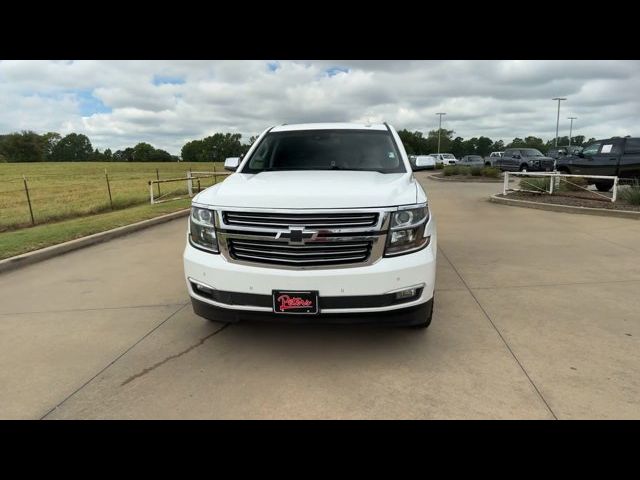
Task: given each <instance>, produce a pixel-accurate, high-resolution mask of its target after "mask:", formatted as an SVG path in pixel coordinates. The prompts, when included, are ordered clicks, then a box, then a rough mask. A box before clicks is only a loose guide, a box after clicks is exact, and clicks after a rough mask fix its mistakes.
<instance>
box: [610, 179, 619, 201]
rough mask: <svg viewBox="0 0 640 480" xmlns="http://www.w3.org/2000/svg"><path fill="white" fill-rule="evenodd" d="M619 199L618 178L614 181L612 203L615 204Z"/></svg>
mask: <svg viewBox="0 0 640 480" xmlns="http://www.w3.org/2000/svg"><path fill="white" fill-rule="evenodd" d="M617 198H618V177H615V178H614V179H613V195H612V196H611V203H615V201H616V199H617Z"/></svg>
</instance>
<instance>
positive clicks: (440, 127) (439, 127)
mask: <svg viewBox="0 0 640 480" xmlns="http://www.w3.org/2000/svg"><path fill="white" fill-rule="evenodd" d="M436 115H440V122H439V123H438V154H440V131H441V130H442V116H443V115H446V113H443V112H440V113H436Z"/></svg>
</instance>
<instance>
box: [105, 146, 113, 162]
mask: <svg viewBox="0 0 640 480" xmlns="http://www.w3.org/2000/svg"><path fill="white" fill-rule="evenodd" d="M103 155H104V160H105V162H110V161H111V160H113V153H111V149H110V148H107V149H106V150H105V151H104V153H103Z"/></svg>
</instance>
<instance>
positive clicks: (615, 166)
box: [556, 137, 640, 192]
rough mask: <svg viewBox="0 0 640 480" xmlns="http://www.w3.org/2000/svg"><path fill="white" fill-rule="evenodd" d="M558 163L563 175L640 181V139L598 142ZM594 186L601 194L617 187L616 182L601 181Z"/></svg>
mask: <svg viewBox="0 0 640 480" xmlns="http://www.w3.org/2000/svg"><path fill="white" fill-rule="evenodd" d="M556 163H557V169H558V171H559V172H563V173H569V174H573V175H603V176H611V177H620V178H636V179H637V178H640V138H638V137H634V138H631V137H624V138H621V137H613V138H608V139H606V140H596V141H595V142H593V143H590V144H589V145H587V146H586V147H584V149H583V150H582V151H581V152H578V153H577V154H575V155H569V156H566V157H564V158H561V159H559V160H558V161H557V162H556ZM587 180H588V179H587ZM594 180H595V179H594ZM592 183H594V184H595V186H596V188H597V189H598V190H600V191H601V192H607V191H609V190H610V189H611V187H612V186H613V180H599V181H592Z"/></svg>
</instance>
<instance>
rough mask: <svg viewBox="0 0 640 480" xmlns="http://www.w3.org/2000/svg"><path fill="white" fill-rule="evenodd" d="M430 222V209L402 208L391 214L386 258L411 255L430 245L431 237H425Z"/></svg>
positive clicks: (424, 207) (421, 207) (423, 206)
mask: <svg viewBox="0 0 640 480" xmlns="http://www.w3.org/2000/svg"><path fill="white" fill-rule="evenodd" d="M428 220H429V207H427V205H421V206H419V207H414V208H401V209H399V210H398V211H397V212H393V213H392V214H391V223H390V230H389V236H388V237H387V247H386V250H385V256H386V257H391V256H395V255H401V254H403V253H410V252H414V251H416V250H420V249H421V248H424V247H426V246H427V245H428V244H429V241H430V237H425V236H424V230H425V227H426V225H427V221H428Z"/></svg>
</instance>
